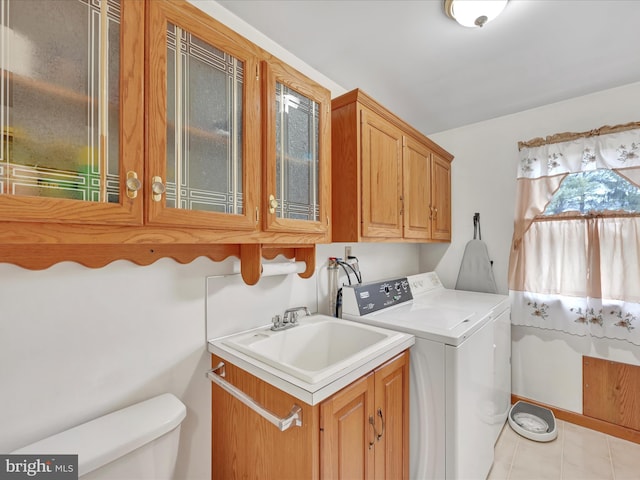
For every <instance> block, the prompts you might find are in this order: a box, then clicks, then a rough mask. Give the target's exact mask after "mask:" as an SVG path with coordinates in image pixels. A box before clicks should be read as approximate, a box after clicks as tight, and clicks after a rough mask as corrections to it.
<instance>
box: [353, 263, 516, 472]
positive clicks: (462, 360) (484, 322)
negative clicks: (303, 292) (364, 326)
mask: <svg viewBox="0 0 640 480" xmlns="http://www.w3.org/2000/svg"><path fill="white" fill-rule="evenodd" d="M342 318H345V319H349V320H354V321H358V322H363V323H368V324H371V325H377V326H380V327H384V328H389V329H395V330H399V331H402V332H407V333H411V334H413V335H415V337H416V343H415V345H414V346H413V347H412V348H411V366H410V370H411V381H410V386H409V390H410V409H411V411H410V419H411V421H410V452H409V461H410V471H411V478H412V479H413V480H423V479H444V478H446V479H461V480H467V479H473V480H475V479H483V478H486V477H487V474H488V473H489V470H490V469H491V465H492V463H493V451H494V445H495V441H496V440H497V437H498V435H499V433H500V430H501V428H502V426H503V425H504V423H505V421H506V419H507V415H508V412H509V407H510V403H511V364H510V357H511V334H510V331H511V325H510V309H509V297H507V296H506V295H495V294H488V293H478V292H466V291H460V290H451V289H446V288H444V286H443V285H442V283H441V282H440V279H439V278H438V276H437V275H436V273H435V272H428V273H423V274H418V275H413V276H409V277H403V278H397V279H392V280H386V281H380V282H372V283H367V284H360V285H352V286H344V287H343V290H342Z"/></svg>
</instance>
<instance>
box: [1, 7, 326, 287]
mask: <svg viewBox="0 0 640 480" xmlns="http://www.w3.org/2000/svg"><path fill="white" fill-rule="evenodd" d="M168 21H170V22H172V23H174V24H176V25H178V26H181V27H183V28H185V29H186V30H189V31H191V32H193V33H194V34H195V35H197V36H199V37H200V38H202V39H203V40H204V41H207V42H209V43H211V44H213V45H215V46H216V47H218V48H220V49H223V50H225V51H227V52H228V53H230V54H232V55H234V56H236V57H237V58H239V59H240V60H242V61H243V62H245V72H244V73H245V86H246V88H245V93H244V98H243V121H244V122H245V126H244V129H243V132H244V138H243V148H242V150H243V152H244V159H243V162H244V163H243V168H242V171H243V196H244V202H243V203H244V209H243V212H242V214H239V215H228V214H219V213H215V212H204V211H191V210H189V211H187V210H180V209H170V208H165V207H164V196H163V200H162V202H154V201H152V200H151V187H152V178H153V177H155V176H159V177H161V179H162V180H163V181H166V175H165V174H166V102H167V100H166V63H167V52H166V49H167V47H166V30H167V22H168ZM121 24H122V25H121V35H122V38H121V71H120V85H121V96H120V101H121V111H120V125H121V133H120V135H121V137H120V154H121V155H120V161H121V164H120V173H121V186H120V199H121V200H120V203H119V204H110V203H97V202H95V203H94V202H80V201H76V200H67V199H54V198H40V197H26V196H24V197H21V196H12V195H0V262H9V263H14V264H17V265H20V266H22V267H24V268H29V269H41V268H47V267H49V266H51V265H53V264H55V263H58V262H61V261H65V260H67V261H75V262H78V263H80V264H82V265H85V266H88V267H102V266H104V265H107V264H108V263H110V262H112V261H114V260H119V259H126V260H130V261H132V262H134V263H136V264H138V265H148V264H150V263H153V262H154V261H156V260H158V259H159V258H163V257H170V258H174V259H175V260H176V261H179V262H181V263H187V262H190V261H192V260H193V259H195V258H197V257H198V256H207V257H209V258H211V259H212V260H215V261H220V260H223V259H224V258H227V257H229V256H236V257H238V258H240V259H241V264H242V265H241V272H242V276H243V279H244V280H245V282H247V283H249V284H254V283H256V282H257V281H258V279H259V278H260V274H261V270H262V259H263V258H268V259H269V258H274V257H275V256H277V255H279V254H282V255H284V256H286V257H287V258H295V259H296V260H302V261H304V262H306V265H307V268H306V269H305V271H304V272H303V273H301V274H300V275H301V276H302V277H305V278H306V277H310V276H311V275H312V274H313V272H314V269H315V244H316V243H323V242H328V241H330V212H331V210H330V198H331V190H330V182H329V178H330V170H331V167H330V158H329V146H328V145H329V134H330V127H329V113H328V111H327V112H326V113H325V114H322V115H321V120H322V124H321V132H320V135H321V141H320V144H321V155H322V156H321V160H320V162H321V163H320V183H319V187H320V188H319V195H320V201H321V204H320V205H321V206H320V212H321V219H320V221H319V222H301V221H291V222H275V223H273V222H272V223H268V222H267V219H266V215H265V210H264V203H263V202H264V200H263V199H262V197H263V196H264V195H263V189H264V188H265V185H266V184H263V178H264V176H265V174H266V173H267V169H268V168H271V163H269V161H266V160H265V159H264V158H262V156H263V155H264V151H263V143H264V141H265V134H264V132H263V131H262V129H263V123H262V120H261V119H262V100H261V94H262V88H263V78H262V75H261V67H260V62H263V61H264V62H267V63H268V64H269V67H268V68H269V70H270V71H272V72H274V75H276V76H277V75H280V77H282V79H283V81H284V82H285V83H288V84H290V85H292V86H293V88H295V89H297V90H300V91H301V92H303V93H305V92H306V93H308V94H309V95H310V96H314V98H316V99H318V100H319V101H321V102H322V104H323V105H327V108H328V102H329V100H328V91H327V90H326V89H323V87H321V86H320V85H318V84H317V83H315V82H313V81H312V80H310V79H309V78H307V77H305V76H303V75H302V74H300V73H299V72H296V71H295V70H294V69H293V68H291V67H289V66H287V65H286V64H284V63H283V62H282V61H280V60H279V59H277V58H276V57H274V56H272V55H271V54H269V53H268V52H266V51H264V50H262V49H261V48H260V47H258V46H257V45H254V44H253V43H251V42H249V41H248V40H246V39H244V38H243V37H241V36H240V35H238V34H237V33H235V32H234V31H233V30H231V29H229V28H228V27H226V26H225V25H223V24H221V23H219V22H218V21H216V20H215V19H213V18H211V17H208V16H207V15H206V14H205V13H204V12H202V11H201V10H199V9H198V8H197V7H195V6H194V5H192V4H190V3H189V2H186V1H185V0H146V1H143V0H122V19H121ZM145 41H146V48H145ZM274 78H275V77H274ZM129 171H132V172H135V173H136V174H137V177H138V179H139V180H141V182H142V187H141V189H140V191H139V192H138V195H137V197H136V198H135V199H130V198H128V197H127V195H126V192H125V188H126V186H125V184H126V178H127V177H126V175H127V172H129Z"/></svg>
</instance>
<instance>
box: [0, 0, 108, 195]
mask: <svg viewBox="0 0 640 480" xmlns="http://www.w3.org/2000/svg"><path fill="white" fill-rule="evenodd" d="M0 28H1V30H0V46H1V48H0V69H1V70H2V72H1V73H2V75H1V76H0V84H1V85H0V97H1V98H0V130H1V131H2V136H1V138H0V141H1V142H2V148H0V154H1V155H2V157H1V158H0V193H5V194H13V195H28V196H39V197H55V198H67V199H75V200H85V201H94V202H116V203H117V202H118V201H119V190H120V187H119V184H120V162H119V130H120V125H119V112H120V108H119V104H120V85H119V77H120V2H119V0H108V1H107V0H65V1H57V2H42V1H41V0H0Z"/></svg>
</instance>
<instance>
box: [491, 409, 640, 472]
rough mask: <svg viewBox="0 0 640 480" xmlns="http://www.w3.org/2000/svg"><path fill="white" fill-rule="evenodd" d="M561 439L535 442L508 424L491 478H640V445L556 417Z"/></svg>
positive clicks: (496, 450) (501, 436)
mask: <svg viewBox="0 0 640 480" xmlns="http://www.w3.org/2000/svg"><path fill="white" fill-rule="evenodd" d="M556 421H557V423H558V438H556V439H555V440H553V441H551V442H547V443H542V442H534V441H531V440H529V439H526V438H524V437H521V436H520V435H518V434H517V433H516V432H514V431H513V429H511V427H509V425H508V424H505V426H504V428H503V430H502V433H501V434H500V438H498V441H497V442H496V448H495V460H494V462H493V467H492V469H491V471H490V472H489V476H488V477H487V480H525V479H527V480H551V479H558V480H589V479H594V480H622V479H625V480H638V479H640V445H639V444H637V443H632V442H628V441H626V440H621V439H619V438H616V437H612V436H610V435H605V434H604V433H600V432H596V431H595V430H590V429H588V428H583V427H580V426H578V425H574V424H572V423H568V422H563V421H561V420H556Z"/></svg>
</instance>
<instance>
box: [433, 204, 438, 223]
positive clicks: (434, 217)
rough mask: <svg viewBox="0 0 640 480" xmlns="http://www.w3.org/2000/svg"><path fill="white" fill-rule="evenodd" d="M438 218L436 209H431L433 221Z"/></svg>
mask: <svg viewBox="0 0 640 480" xmlns="http://www.w3.org/2000/svg"><path fill="white" fill-rule="evenodd" d="M437 218H438V207H434V208H433V219H434V220H436V219H437Z"/></svg>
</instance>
